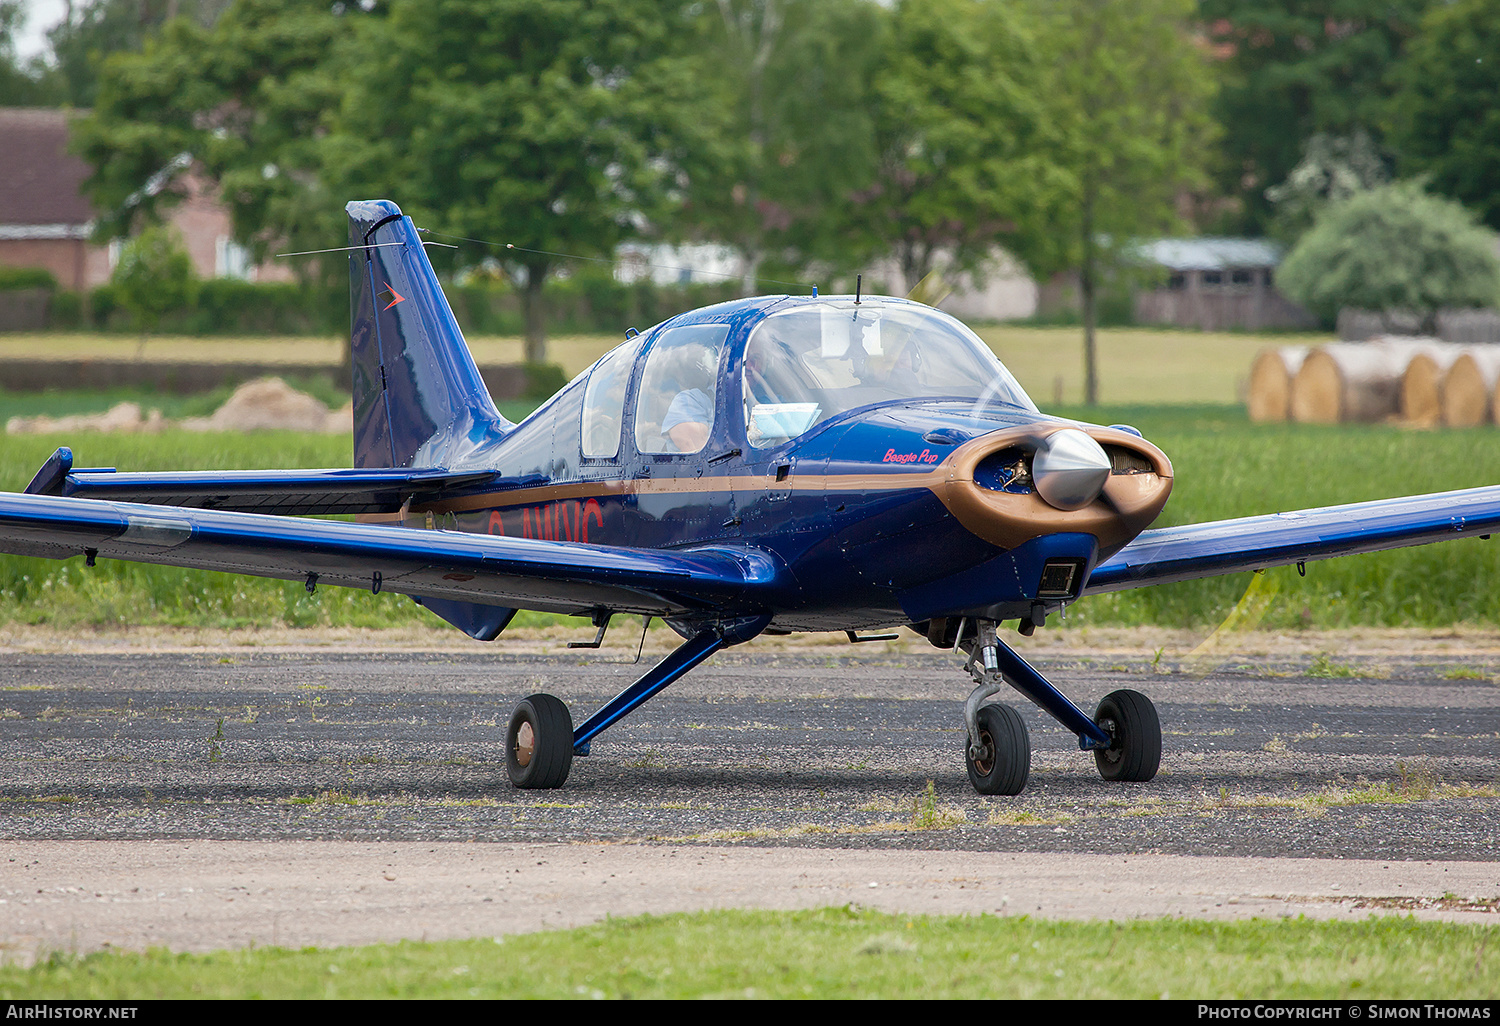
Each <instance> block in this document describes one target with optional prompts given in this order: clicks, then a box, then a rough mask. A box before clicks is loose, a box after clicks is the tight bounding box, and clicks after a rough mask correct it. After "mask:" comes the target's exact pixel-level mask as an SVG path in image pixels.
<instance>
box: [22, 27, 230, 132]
mask: <svg viewBox="0 0 1500 1026" xmlns="http://www.w3.org/2000/svg"><path fill="white" fill-rule="evenodd" d="M229 2H230V0H66V7H65V14H64V16H63V19H62V20H61V21H60V22H59V23H58V24H57V25H55V26H54V27H53V28H52V29H51V30H49V31H48V33H47V40H48V43H49V44H50V47H51V50H52V60H53V66H52V68H51V69H50V70H49V72H48V85H49V88H50V90H51V91H52V93H53V94H54V95H55V97H56V102H61V103H66V104H69V105H70V106H73V107H80V108H87V107H92V106H93V105H94V103H95V101H96V99H97V95H98V88H99V77H100V73H101V69H102V67H103V64H104V61H105V59H106V58H108V57H109V55H110V54H113V53H117V52H126V53H139V52H140V50H141V48H142V47H143V46H144V45H145V42H146V40H147V39H149V38H151V37H152V36H153V35H155V34H156V33H157V32H159V31H160V30H161V28H162V27H163V26H164V25H165V24H166V23H167V22H169V21H171V20H173V19H174V18H179V17H187V18H191V19H193V20H194V21H195V22H196V23H198V24H199V25H203V26H207V25H212V24H213V23H214V21H215V19H217V18H218V16H219V15H220V14H221V13H222V12H223V10H224V8H225V7H226V6H227V5H228V3H229Z"/></svg>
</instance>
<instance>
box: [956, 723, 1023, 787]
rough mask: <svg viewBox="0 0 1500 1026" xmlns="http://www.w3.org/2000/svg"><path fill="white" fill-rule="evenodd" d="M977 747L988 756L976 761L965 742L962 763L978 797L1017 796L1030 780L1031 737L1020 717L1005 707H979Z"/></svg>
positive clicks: (966, 741)
mask: <svg viewBox="0 0 1500 1026" xmlns="http://www.w3.org/2000/svg"><path fill="white" fill-rule="evenodd" d="M975 719H976V720H978V723H979V743H980V745H982V746H983V747H985V748H986V749H987V750H988V753H989V754H988V756H986V757H983V758H980V759H977V760H976V759H975V758H973V756H971V755H970V754H969V752H968V749H967V745H968V740H967V739H965V741H964V744H965V746H966V747H965V750H964V762H965V763H966V764H967V765H968V767H969V783H971V784H973V785H974V790H976V791H978V792H979V793H980V794H1020V793H1021V792H1022V791H1024V790H1025V789H1026V781H1027V780H1028V779H1029V778H1030V777H1031V735H1030V734H1029V733H1027V730H1026V721H1025V720H1023V719H1021V714H1020V713H1018V712H1016V710H1014V709H1012V708H1011V707H1010V706H1008V705H1002V704H1001V703H999V702H989V703H987V704H985V705H981V706H980V707H979V714H978V715H977V716H976V717H975Z"/></svg>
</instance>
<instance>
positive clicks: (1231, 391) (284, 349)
mask: <svg viewBox="0 0 1500 1026" xmlns="http://www.w3.org/2000/svg"><path fill="white" fill-rule="evenodd" d="M642 327H644V325H642ZM977 330H978V332H979V335H980V337H981V338H983V339H984V340H985V341H986V342H988V343H989V344H990V347H991V348H992V349H994V350H995V352H996V353H998V354H999V356H1000V359H1001V360H1002V361H1004V362H1005V364H1006V366H1008V367H1009V368H1010V370H1011V372H1012V373H1013V374H1015V375H1016V377H1017V378H1018V379H1019V380H1020V382H1021V384H1022V385H1023V386H1025V388H1026V390H1027V391H1028V392H1029V393H1031V396H1032V398H1034V399H1035V400H1036V401H1037V402H1038V403H1039V404H1042V405H1046V404H1049V403H1056V401H1057V398H1058V396H1059V395H1061V397H1062V401H1063V402H1075V403H1076V402H1082V401H1083V333H1082V330H1081V329H1079V328H1033V327H1019V326H1015V325H1004V324H1001V325H991V326H980V327H979V328H978V329H977ZM622 339H623V335H568V336H559V337H556V338H552V339H549V340H548V343H547V347H548V354H549V359H551V360H552V361H554V362H555V363H557V364H559V365H560V366H561V367H562V368H563V370H564V372H566V374H567V376H568V377H569V378H571V377H572V376H573V375H575V374H577V373H578V372H579V371H581V370H583V369H584V368H585V367H587V366H588V365H589V364H591V363H593V362H594V361H595V360H597V359H598V358H599V357H600V356H602V355H604V353H606V352H607V351H609V350H610V349H611V348H613V347H614V346H615V345H617V344H619V342H620V341H622ZM1330 340H1331V339H1330V336H1327V335H1301V336H1292V335H1242V334H1231V333H1227V332H1207V331H1162V330H1157V329H1149V328H1109V329H1105V330H1103V331H1101V332H1100V333H1099V368H1100V371H1099V373H1100V382H1101V385H1100V389H1101V391H1100V401H1101V402H1104V403H1233V402H1243V401H1244V396H1243V395H1241V394H1240V391H1241V390H1242V389H1243V387H1244V386H1243V382H1244V381H1246V380H1247V379H1248V378H1249V374H1250V361H1251V359H1252V358H1253V357H1254V356H1255V353H1256V352H1257V351H1258V350H1259V349H1260V348H1261V347H1262V346H1266V345H1289V344H1292V343H1293V342H1307V341H1314V342H1322V341H1330ZM347 344H348V342H347V340H345V339H343V338H266V337H255V338H201V339H200V338H181V337H174V336H161V337H157V338H153V339H151V340H149V341H148V342H147V343H146V346H145V350H144V354H143V357H142V358H144V359H147V360H203V361H246V362H255V363H272V364H274V363H326V364H328V365H329V366H330V367H337V366H338V365H339V361H340V359H341V357H342V354H343V350H344V346H346V345H347ZM137 346H138V340H137V339H135V338H132V337H130V336H124V335H96V334H62V333H56V334H54V333H48V334H13V335H0V360H7V359H22V358H24V359H36V358H38V357H42V356H45V357H47V358H49V359H87V358H93V359H106V358H107V359H116V360H133V359H136V353H137ZM469 348H470V349H471V350H473V352H474V358H475V360H476V361H477V362H479V363H481V364H495V363H519V362H520V361H521V359H522V341H521V339H519V338H496V337H492V336H476V337H474V338H471V339H469ZM163 412H165V411H163Z"/></svg>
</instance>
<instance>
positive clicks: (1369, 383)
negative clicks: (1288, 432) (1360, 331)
mask: <svg viewBox="0 0 1500 1026" xmlns="http://www.w3.org/2000/svg"><path fill="white" fill-rule="evenodd" d="M1434 344H1435V343H1434V341H1433V340H1431V339H1408V338H1391V337H1385V338H1381V339H1372V340H1370V341H1369V342H1331V343H1329V344H1328V345H1324V346H1319V347H1318V348H1316V349H1314V350H1313V351H1312V352H1310V353H1308V354H1307V358H1306V359H1305V360H1303V361H1302V366H1301V368H1300V369H1298V371H1297V374H1296V376H1295V377H1293V379H1292V399H1291V403H1290V412H1291V416H1292V419H1293V420H1295V421H1296V422H1297V423H1299V424H1342V423H1361V424H1369V423H1377V422H1379V421H1383V420H1389V419H1393V418H1395V417H1396V416H1397V415H1398V414H1399V413H1400V410H1401V375H1402V373H1403V372H1404V371H1405V370H1406V365H1407V364H1408V363H1410V362H1411V358H1412V357H1413V356H1414V355H1416V354H1417V353H1420V352H1426V351H1431V349H1432V347H1433V345H1434Z"/></svg>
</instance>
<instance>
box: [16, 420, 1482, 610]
mask: <svg viewBox="0 0 1500 1026" xmlns="http://www.w3.org/2000/svg"><path fill="white" fill-rule="evenodd" d="M0 409H3V404H0ZM1056 412H1059V413H1061V414H1063V415H1066V416H1084V415H1085V413H1086V412H1087V411H1084V410H1082V409H1079V408H1076V407H1063V408H1059V409H1057V411H1056ZM1089 419H1092V420H1097V421H1101V422H1103V423H1119V422H1125V423H1133V424H1135V425H1136V426H1137V427H1139V428H1140V429H1141V430H1142V431H1143V432H1145V434H1146V437H1148V438H1150V439H1151V440H1152V441H1154V442H1156V443H1157V444H1158V445H1160V446H1161V447H1162V448H1163V449H1164V450H1165V451H1166V452H1167V453H1168V455H1169V456H1171V458H1172V460H1173V463H1174V465H1175V470H1176V475H1177V477H1176V483H1175V487H1174V490H1173V495H1172V499H1171V501H1170V502H1169V503H1168V505H1167V509H1166V511H1165V512H1164V513H1163V515H1162V517H1161V519H1160V520H1159V521H1158V526H1171V525H1175V524H1185V523H1195V522H1200V521H1205V520H1218V519H1225V518H1229V517H1235V516H1247V515H1251V514H1256V513H1268V512H1275V511H1278V510H1286V509H1298V508H1307V507H1313V506H1319V505H1327V504H1332V503H1338V502H1356V501H1360V500H1364V499H1376V498H1385V497H1389V496H1394V495H1406V494H1414V493H1420V492H1431V491H1444V490H1448V489H1454V488H1467V487H1475V486H1479V485H1486V484H1495V483H1497V482H1500V432H1497V431H1496V430H1495V429H1493V428H1486V429H1481V430H1476V431H1470V432H1412V431H1404V430H1401V429H1398V428H1394V427H1384V426H1378V427H1311V426H1290V425H1289V426H1265V425H1252V424H1250V423H1248V422H1247V421H1246V419H1245V415H1244V412H1243V410H1242V409H1240V408H1238V407H1234V406H1196V407H1190V406H1134V407H1128V406H1114V407H1104V408H1101V409H1099V410H1096V411H1093V413H1092V414H1090V415H1089ZM62 444H67V445H70V446H72V447H73V449H74V453H75V456H76V459H77V461H78V465H79V466H117V467H120V468H122V469H130V470H167V469H202V470H214V469H239V468H256V467H332V466H346V465H347V464H348V462H349V458H350V455H349V444H350V443H349V439H348V438H347V437H346V436H302V435H295V434H282V433H269V434H263V435H253V436H243V435H207V436H206V435H196V434H189V433H184V432H167V433H164V434H161V435H155V436H140V435H80V436H78V437H61V436H59V437H45V436H13V437H7V438H6V439H5V443H4V448H3V452H0V488H3V489H7V490H18V489H20V488H22V487H24V486H25V484H26V482H27V481H28V480H29V479H30V477H31V475H32V474H33V473H34V472H35V471H36V468H37V467H38V466H40V465H41V463H42V462H43V461H44V460H45V459H46V458H47V456H48V455H50V454H51V452H52V450H53V449H55V448H56V447H57V446H58V445H62ZM1268 577H1269V582H1268V583H1270V584H1271V585H1272V586H1273V587H1274V588H1275V589H1276V591H1275V595H1274V599H1273V601H1272V602H1271V603H1270V605H1269V608H1268V609H1267V611H1266V613H1265V619H1264V621H1263V622H1262V624H1261V625H1262V626H1263V627H1268V628H1280V629H1284V628H1297V627H1314V628H1337V627H1345V626H1351V625H1366V624H1367V625H1376V626H1403V625H1410V626H1446V625H1450V624H1454V623H1462V622H1472V623H1481V624H1490V625H1493V624H1500V589H1497V588H1496V587H1495V582H1496V581H1497V580H1500V544H1497V543H1490V542H1484V541H1480V540H1478V539H1472V538H1468V539H1462V540H1458V541H1454V542H1449V543H1445V544H1438V545H1428V546H1423V547H1419V548H1414V549H1404V550H1399V551H1395V552H1388V553H1380V554H1376V555H1370V556H1358V557H1351V558H1346V559H1338V560H1329V561H1326V562H1319V563H1313V564H1310V565H1309V566H1308V568H1307V577H1306V578H1305V579H1304V578H1300V577H1298V576H1297V573H1296V571H1295V570H1294V569H1291V568H1284V569H1281V570H1275V571H1271V572H1270V574H1269V575H1268ZM1249 579H1250V575H1248V574H1239V575H1234V576H1230V577H1223V578H1214V579H1209V580H1204V581H1193V582H1187V583H1183V584H1177V585H1169V586H1163V587H1156V588H1142V589H1138V590H1134V591H1129V592H1120V593H1115V594H1112V595H1104V596H1098V597H1095V598H1090V599H1086V600H1084V601H1082V602H1079V603H1077V604H1076V605H1074V606H1073V607H1072V608H1071V609H1070V610H1069V611H1068V622H1069V624H1070V625H1079V624H1090V623H1100V624H1144V623H1156V624H1160V625H1163V626H1171V627H1198V626H1201V625H1205V624H1207V625H1212V624H1215V623H1218V622H1219V621H1221V620H1222V619H1223V618H1224V616H1225V615H1226V614H1227V613H1228V611H1229V610H1230V609H1231V608H1232V607H1233V606H1234V604H1235V602H1236V601H1237V600H1238V599H1239V597H1240V596H1241V594H1242V593H1243V592H1244V590H1245V587H1246V585H1247V582H1248V581H1249ZM13 620H19V621H24V622H29V623H53V624H58V625H75V624H97V625H106V624H120V623H125V622H129V623H158V624H184V625H200V626H214V627H235V626H245V625H252V624H254V625H264V626H273V625H283V624H284V625H290V626H313V625H320V624H332V625H350V626H371V627H379V626H395V625H402V624H410V623H415V622H421V623H433V624H435V623H436V622H437V621H436V620H435V619H434V618H432V617H431V616H430V614H428V613H426V612H425V611H423V610H421V609H419V608H417V607H416V606H414V605H413V604H412V603H410V602H409V601H407V600H405V599H402V598H399V597H395V596H372V595H369V594H367V593H365V592H357V591H350V590H346V589H340V588H323V589H319V590H318V592H317V593H316V594H315V595H312V596H309V595H308V594H307V593H306V591H305V590H304V589H303V588H302V587H301V586H300V585H296V584H284V583H281V582H269V581H257V580H252V579H248V578H240V577H231V576H226V575H222V574H212V573H207V572H189V571H180V570H174V569H171V568H165V567H153V566H147V565H144V564H130V563H122V562H116V561H113V560H105V561H101V562H100V564H99V566H98V567H97V568H95V569H94V570H85V569H84V568H83V566H82V561H81V560H77V559H74V560H70V561H67V562H64V563H58V562H52V561H46V560H36V559H24V558H21V557H0V622H5V621H13ZM524 622H533V620H532V617H530V616H527V617H526V618H525V619H524V620H522V621H519V622H518V625H520V623H524ZM535 622H552V620H551V618H541V619H539V620H536V621H535Z"/></svg>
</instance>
